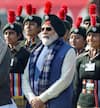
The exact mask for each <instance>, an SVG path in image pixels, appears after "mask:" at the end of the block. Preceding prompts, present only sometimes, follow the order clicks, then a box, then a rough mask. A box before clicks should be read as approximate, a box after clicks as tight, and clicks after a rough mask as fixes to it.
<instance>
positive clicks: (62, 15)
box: [58, 8, 71, 30]
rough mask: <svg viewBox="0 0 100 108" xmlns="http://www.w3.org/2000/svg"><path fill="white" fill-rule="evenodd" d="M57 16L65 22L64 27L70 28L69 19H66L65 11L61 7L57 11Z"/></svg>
mask: <svg viewBox="0 0 100 108" xmlns="http://www.w3.org/2000/svg"><path fill="white" fill-rule="evenodd" d="M58 17H59V18H60V19H61V20H62V21H63V22H64V24H65V29H68V30H70V29H71V24H70V22H69V21H67V20H66V12H65V9H64V8H61V9H60V10H59V12H58Z"/></svg>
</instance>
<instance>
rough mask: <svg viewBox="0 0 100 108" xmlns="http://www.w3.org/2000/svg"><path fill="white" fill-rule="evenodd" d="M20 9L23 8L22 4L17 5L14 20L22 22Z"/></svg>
mask: <svg viewBox="0 0 100 108" xmlns="http://www.w3.org/2000/svg"><path fill="white" fill-rule="evenodd" d="M22 9H23V7H22V5H19V6H18V7H17V11H16V22H18V23H22V24H23V21H24V18H23V17H22V16H21V14H22Z"/></svg>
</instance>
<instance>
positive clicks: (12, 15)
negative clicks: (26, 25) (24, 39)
mask: <svg viewBox="0 0 100 108" xmlns="http://www.w3.org/2000/svg"><path fill="white" fill-rule="evenodd" d="M7 17H8V22H9V23H11V24H13V23H14V21H15V20H16V16H15V11H13V10H9V11H8V16H7Z"/></svg>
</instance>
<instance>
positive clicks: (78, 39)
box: [69, 17, 86, 55]
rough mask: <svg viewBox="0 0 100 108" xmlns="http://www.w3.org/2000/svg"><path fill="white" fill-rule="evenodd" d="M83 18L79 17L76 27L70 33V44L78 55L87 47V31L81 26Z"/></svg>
mask: <svg viewBox="0 0 100 108" xmlns="http://www.w3.org/2000/svg"><path fill="white" fill-rule="evenodd" d="M81 22H82V17H78V18H77V20H76V24H75V27H73V28H72V29H71V31H70V36H69V44H70V45H71V46H72V47H74V48H75V50H76V54H77V55H79V54H81V53H82V52H84V50H85V45H86V29H85V28H84V27H82V26H80V25H81Z"/></svg>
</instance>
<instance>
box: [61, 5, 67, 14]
mask: <svg viewBox="0 0 100 108" xmlns="http://www.w3.org/2000/svg"><path fill="white" fill-rule="evenodd" d="M61 8H64V10H65V13H66V14H67V12H68V7H67V5H65V4H63V5H62V6H61Z"/></svg>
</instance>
